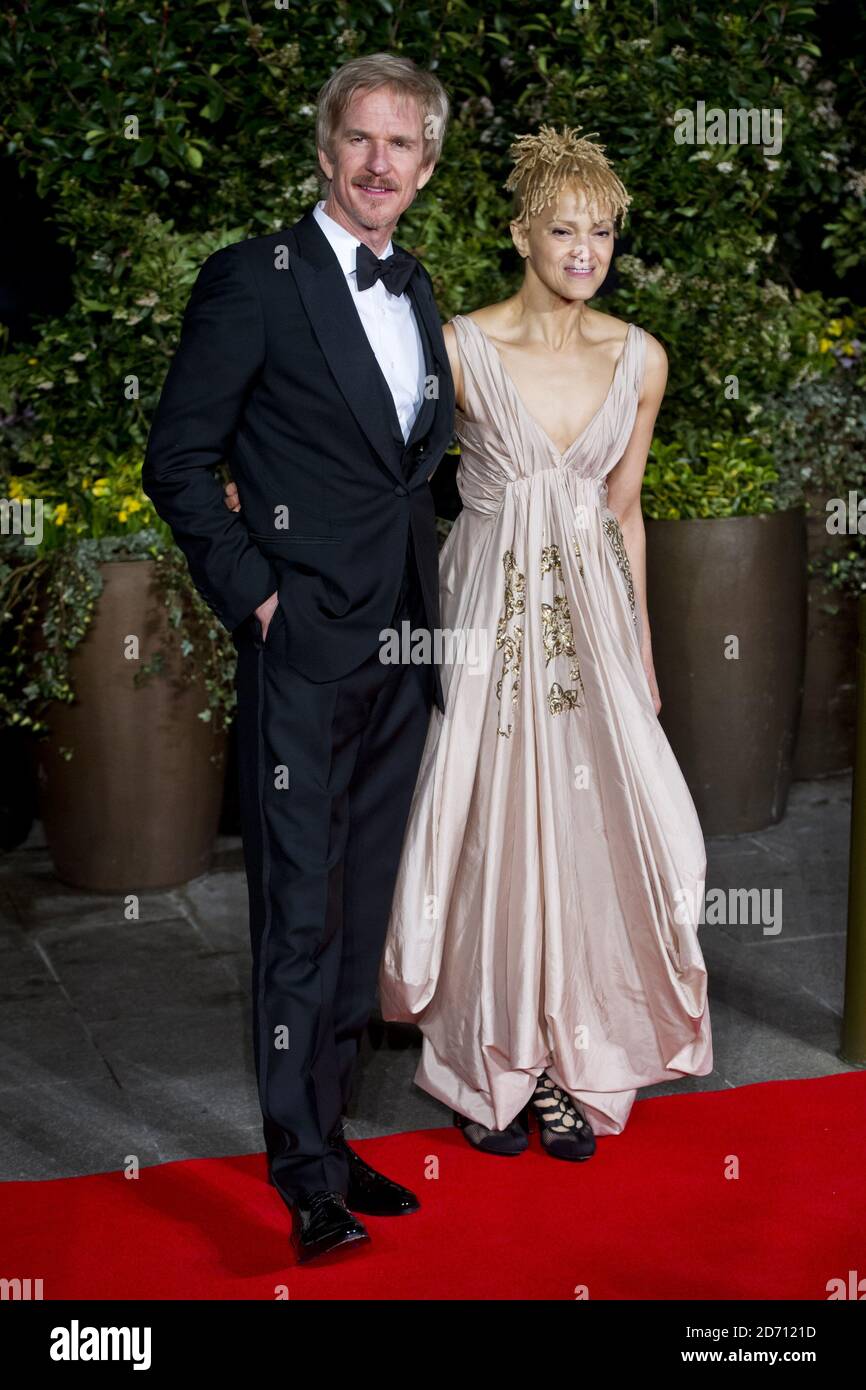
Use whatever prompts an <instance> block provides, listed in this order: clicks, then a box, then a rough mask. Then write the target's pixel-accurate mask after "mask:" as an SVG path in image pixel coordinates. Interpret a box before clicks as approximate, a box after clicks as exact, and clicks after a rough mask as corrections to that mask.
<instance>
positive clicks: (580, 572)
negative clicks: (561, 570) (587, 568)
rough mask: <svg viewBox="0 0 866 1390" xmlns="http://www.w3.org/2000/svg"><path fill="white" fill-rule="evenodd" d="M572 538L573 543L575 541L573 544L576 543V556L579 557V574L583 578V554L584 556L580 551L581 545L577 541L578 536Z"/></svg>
mask: <svg viewBox="0 0 866 1390" xmlns="http://www.w3.org/2000/svg"><path fill="white" fill-rule="evenodd" d="M571 539H572V543H573V545H574V553H575V556H576V558H577V570H578V573H579V575H580V577H581V579H582V578H583V556H582V555H581V553H580V546H579V545H578V543H577V537H576V536H572V538H571Z"/></svg>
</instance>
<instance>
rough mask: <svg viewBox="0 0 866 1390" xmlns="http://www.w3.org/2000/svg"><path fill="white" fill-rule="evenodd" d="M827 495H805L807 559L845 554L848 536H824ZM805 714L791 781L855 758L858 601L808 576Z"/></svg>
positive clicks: (841, 768)
mask: <svg viewBox="0 0 866 1390" xmlns="http://www.w3.org/2000/svg"><path fill="white" fill-rule="evenodd" d="M830 495H831V494H830V493H828V492H824V493H814V494H810V496H809V503H810V507H809V510H808V512H807V513H806V540H807V545H808V553H809V558H810V560H811V559H812V558H813V557H814V556H816V555H818V554H819V553H820V552H821V551H822V550H824V549H825V547H827V546H834V545H838V547H839V549H840V550H841V551H842V552H843V553H844V551H846V550H847V549H848V547H849V546H850V544H851V538H850V536H828V534H827V528H826V522H827V512H826V506H825V504H826V501H827V498H828V497H829V496H830ZM808 594H809V603H808V624H807V628H806V672H805V677H804V684H803V713H802V716H801V718H800V732H799V734H798V735H797V744H796V747H795V750H794V777H795V778H806V777H827V776H829V774H830V773H832V772H842V771H844V770H845V769H846V768H849V767H851V765H852V763H853V760H854V722H855V714H856V696H857V660H856V658H857V600H856V599H855V598H852V597H849V596H847V595H845V594H841V593H839V592H838V590H835V589H828V588H827V587H826V585H825V584H824V581H823V580H822V579H821V578H820V576H819V575H816V574H813V575H810V576H809V588H808Z"/></svg>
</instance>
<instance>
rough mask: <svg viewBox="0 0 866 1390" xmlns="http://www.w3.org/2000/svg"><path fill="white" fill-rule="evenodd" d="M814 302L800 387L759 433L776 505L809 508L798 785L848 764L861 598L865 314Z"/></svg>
mask: <svg viewBox="0 0 866 1390" xmlns="http://www.w3.org/2000/svg"><path fill="white" fill-rule="evenodd" d="M813 298H814V299H815V300H817V301H818V302H817V303H814V304H812V305H810V306H809V312H810V317H811V322H809V324H808V330H807V333H806V335H805V341H806V350H805V352H804V362H803V368H802V371H801V373H800V378H799V380H798V381H797V382H796V383H795V384H794V385H793V386H792V387H791V388H790V389H789V390H788V391H786V392H785V393H783V394H781V395H778V394H777V395H774V396H772V397H770V398H768V399H767V400H766V401H765V402H764V410H763V415H764V422H763V424H762V431H763V433H764V435H765V437H767V438H768V439H769V440H770V441H771V444H772V448H773V453H774V458H775V465H776V468H777V470H778V472H779V484H778V489H777V490H778V493H779V496H780V497H781V498H782V499H784V500H785V501H787V502H788V503H796V502H803V503H804V504H805V507H806V519H807V537H808V557H809V614H808V632H807V647H806V674H805V689H804V696H803V716H802V720H801V725H800V733H799V737H798V740H797V748H796V753H795V759H794V775H795V777H818V776H822V775H826V774H828V773H831V772H836V771H839V770H841V769H842V768H845V767H849V766H850V765H851V760H852V757H853V750H854V720H855V697H856V641H857V611H856V600H857V598H858V596H859V595H860V594H862V593H863V592H866V444H864V440H866V394H864V390H863V387H864V384H866V370H864V358H863V350H862V344H863V341H864V339H866V313H864V311H863V310H859V309H854V310H852V312H851V313H849V314H843V313H841V312H840V308H841V306H840V305H839V304H838V303H835V304H834V303H830V304H825V303H824V302H823V301H821V300H820V297H819V296H815V297H813ZM828 311H829V312H828ZM861 504H862V509H861V510H860V512H859V513H858V510H857V509H858V506H859V505H861Z"/></svg>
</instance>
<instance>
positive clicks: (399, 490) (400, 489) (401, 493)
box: [394, 483, 406, 497]
mask: <svg viewBox="0 0 866 1390" xmlns="http://www.w3.org/2000/svg"><path fill="white" fill-rule="evenodd" d="M394 491H395V493H396V494H397V496H398V497H405V496H406V489H405V488H404V487H401V486H400V484H399V483H398V484H397V486H396V487H395V489H394Z"/></svg>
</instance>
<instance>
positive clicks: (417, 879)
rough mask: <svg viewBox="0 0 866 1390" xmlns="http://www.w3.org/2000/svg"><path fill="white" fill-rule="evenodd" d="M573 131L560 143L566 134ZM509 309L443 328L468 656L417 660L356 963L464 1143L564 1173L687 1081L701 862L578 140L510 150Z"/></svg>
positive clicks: (609, 213)
mask: <svg viewBox="0 0 866 1390" xmlns="http://www.w3.org/2000/svg"><path fill="white" fill-rule="evenodd" d="M578 129H579V128H578ZM512 157H513V159H514V169H513V171H512V173H511V176H510V177H509V179H508V182H507V184H506V187H508V188H510V189H511V190H512V191H513V194H514V199H515V205H514V220H513V222H512V223H511V234H512V237H513V240H514V244H515V246H516V248H517V251H518V253H519V254H520V255H521V256H522V257H523V260H524V262H525V275H524V280H523V284H522V286H521V288H520V289H519V290H518V292H517V293H516V294H515V295H513V296H512V297H511V298H510V299H507V300H505V301H503V302H502V303H500V304H493V305H490V306H488V307H487V308H483V309H479V310H477V311H475V312H474V313H472V314H469V315H467V316H464V315H457V316H456V317H455V318H454V319H453V320H452V322H451V323H450V324H448V325H447V326H446V328H445V336H446V341H447V344H448V351H449V356H450V359H451V366H452V371H453V375H454V381H455V386H456V393H457V402H458V415H457V435H458V438H459V441H460V445H461V458H460V464H459V468H458V484H459V488H460V493H461V497H462V501H463V511H462V512H461V514H460V516H459V517H458V519H457V521H456V522H455V524H454V526H453V529H452V530H451V533H450V535H449V537H448V540H447V542H446V544H445V546H444V548H443V550H442V554H441V563H440V579H441V599H442V626H443V629H445V630H448V629H450V630H452V631H456V632H463V633H466V634H472V635H473V636H474V637H476V638H477V637H478V635H479V634H480V635H481V637H482V638H483V637H485V636H486V638H487V639H488V640H487V642H486V644H485V645H486V650H487V651H488V652H489V656H490V659H489V661H488V663H487V667H486V670H485V671H483V672H481V673H479V671H478V669H477V668H473V667H472V666H470V665H469V664H457V663H455V664H452V665H446V666H444V668H443V682H444V684H445V704H446V713H445V714H444V715H442V714H441V713H440V711H439V710H434V712H433V718H432V722H431V725H430V731H429V735H428V739H427V744H426V748H425V752H424V756H423V760H422V764H421V771H420V775H419V779H418V783H417V786H416V790H415V796H414V800H413V804H412V810H411V813H410V819H409V824H408V828H407V831H406V836H405V839H404V843H403V854H402V861H401V868H400V873H399V877H398V881H397V888H396V892H395V896H394V903H393V909H392V915H391V922H390V927H389V932H388V938H387V943H386V949H385V955H384V959H383V965H382V971H381V979H380V994H381V1004H382V1014H383V1016H384V1017H385V1018H386V1019H392V1020H403V1021H414V1022H416V1023H417V1024H418V1026H419V1027H420V1029H421V1031H422V1033H423V1048H422V1054H421V1060H420V1063H419V1066H418V1070H417V1073H416V1077H415V1079H416V1082H417V1084H418V1085H419V1086H421V1087H422V1088H423V1089H424V1090H426V1091H428V1092H429V1093H430V1094H431V1095H433V1096H436V1097H437V1098H438V1099H439V1100H441V1101H443V1102H445V1103H446V1104H448V1105H449V1106H451V1107H452V1109H453V1111H454V1117H455V1122H456V1123H458V1124H459V1125H460V1127H461V1128H462V1129H463V1132H464V1134H465V1135H466V1137H467V1139H468V1140H469V1141H470V1142H471V1143H473V1144H474V1145H475V1146H476V1147H478V1148H480V1149H482V1150H483V1151H487V1152H492V1153H510V1154H513V1153H518V1152H521V1151H522V1150H523V1149H525V1148H526V1143H527V1141H526V1134H525V1124H524V1123H523V1115H524V1112H525V1109H526V1107H527V1105H531V1107H532V1109H533V1110H534V1112H535V1114H536V1117H537V1120H538V1124H539V1129H540V1132H541V1137H542V1141H543V1143H544V1146H545V1149H546V1151H547V1152H548V1153H550V1154H551V1155H553V1156H555V1157H559V1158H564V1159H569V1160H571V1159H578V1160H579V1159H584V1158H587V1157H589V1156H590V1155H591V1154H592V1153H593V1151H594V1148H595V1135H597V1134H618V1133H620V1132H621V1131H622V1129H623V1127H624V1126H625V1124H626V1121H627V1119H628V1115H629V1112H630V1110H631V1107H632V1104H633V1102H634V1099H635V1095H636V1091H637V1088H638V1087H640V1086H648V1085H652V1084H654V1083H657V1082H661V1081H669V1080H672V1079H675V1078H679V1077H681V1076H683V1075H693V1076H703V1075H706V1073H707V1072H709V1071H711V1070H712V1065H713V1060H712V1042H711V1034H710V1022H709V1015H708V1011H707V1002H706V983H707V982H706V972H705V968H704V962H703V958H702V955H701V952H700V949H699V946H698V941H697V921H698V914H699V909H700V904H701V902H702V900H703V886H704V878H705V868H706V859H705V851H704V844H703V838H702V835H701V830H700V826H699V823H698V819H697V815H696V812H695V808H694V805H693V802H692V800H691V797H690V795H689V792H688V789H687V787H686V784H685V781H684V779H683V776H682V774H681V772H680V769H679V767H678V765H677V762H676V760H675V758H674V755H673V752H672V750H671V748H670V745H669V744H668V741H667V739H666V738H665V735H664V733H663V731H662V728H661V725H660V724H659V722H658V718H657V715H658V711H659V708H660V700H659V696H658V689H657V685H656V679H655V675H654V672H653V659H652V647H651V642H650V629H649V621H648V617H647V606H646V585H645V564H644V530H643V522H642V518H641V510H640V490H641V481H642V477H643V472H644V467H645V464H646V458H647V453H648V450H649V446H650V442H651V439H652V432H653V426H654V423H655V419H656V415H657V413H658V409H659V406H660V404H661V400H662V396H663V394H664V389H665V383H666V376H667V359H666V356H665V352H664V349H663V348H662V347H661V345H660V344H659V343H658V342H657V341H656V340H655V338H653V337H652V336H651V335H650V334H648V333H646V332H645V331H644V330H643V329H642V328H640V327H638V326H637V325H636V324H626V323H624V322H622V321H621V320H619V319H616V318H613V317H612V316H611V315H609V314H603V313H600V312H599V311H597V310H596V309H593V308H590V307H589V301H590V300H592V299H593V298H594V297H595V296H596V295H597V293H598V290H599V288H600V287H601V285H602V283H603V281H604V279H605V276H606V275H607V272H608V269H609V267H610V262H611V258H612V255H613V248H614V233H615V225H616V220H617V218H622V217H623V216H624V214H625V211H626V209H627V207H628V204H629V202H630V201H631V200H630V198H629V196H628V194H627V193H626V191H625V189H624V188H623V185H622V184H621V182H620V181H619V179H618V178H617V177H616V175H615V174H614V172H613V170H612V168H611V167H610V165H609V163H608V161H607V159H606V157H605V155H604V154H603V152H602V147H601V146H598V145H595V144H593V143H592V142H590V141H588V140H586V139H583V138H580V137H579V135H578V131H577V130H568V129H566V130H564V131H563V132H562V133H561V134H560V133H557V132H556V131H555V130H553V129H552V128H550V127H546V126H543V127H542V128H541V130H540V132H539V133H538V134H537V135H533V136H524V137H522V138H521V139H519V140H518V141H517V142H516V144H515V145H514V146H513V147H512Z"/></svg>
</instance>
